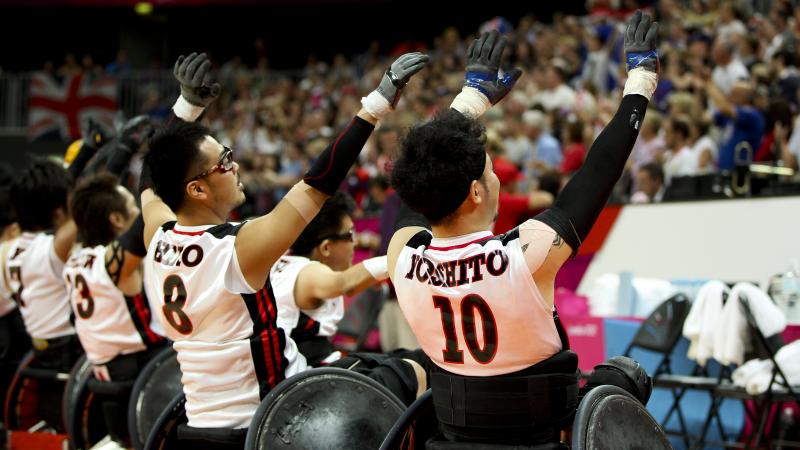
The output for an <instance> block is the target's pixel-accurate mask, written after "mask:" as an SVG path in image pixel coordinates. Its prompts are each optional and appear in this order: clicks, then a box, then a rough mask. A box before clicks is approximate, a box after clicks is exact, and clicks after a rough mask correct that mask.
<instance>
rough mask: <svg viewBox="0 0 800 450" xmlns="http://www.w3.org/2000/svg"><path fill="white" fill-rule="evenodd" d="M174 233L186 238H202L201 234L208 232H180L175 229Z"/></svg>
mask: <svg viewBox="0 0 800 450" xmlns="http://www.w3.org/2000/svg"><path fill="white" fill-rule="evenodd" d="M172 232H173V233H175V234H182V235H184V236H200V235H201V234H203V233H205V232H206V230H200V231H178V230H176V229H174V228H173V229H172Z"/></svg>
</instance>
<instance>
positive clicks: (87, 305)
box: [64, 245, 164, 365]
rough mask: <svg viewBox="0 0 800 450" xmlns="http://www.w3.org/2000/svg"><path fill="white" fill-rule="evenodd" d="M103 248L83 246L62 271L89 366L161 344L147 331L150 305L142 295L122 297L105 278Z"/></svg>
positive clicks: (115, 287) (112, 283)
mask: <svg viewBox="0 0 800 450" xmlns="http://www.w3.org/2000/svg"><path fill="white" fill-rule="evenodd" d="M105 255H106V247H105V246H104V245H98V246H97V247H93V248H90V247H86V248H83V249H81V250H80V251H78V252H76V253H75V254H73V255H72V256H70V258H69V260H67V264H66V266H65V268H64V280H65V281H66V283H67V286H68V292H69V299H70V304H71V305H72V311H73V313H74V315H75V330H76V331H77V332H78V338H79V339H80V341H81V345H82V346H83V349H84V350H85V351H86V357H87V358H88V359H89V361H91V362H92V364H96V365H99V364H105V363H107V362H109V361H111V360H112V359H114V358H116V357H117V356H119V355H127V354H131V353H136V352H140V351H143V350H146V349H147V348H149V347H152V346H154V345H156V344H159V343H161V342H163V341H164V338H163V337H162V336H159V335H157V334H156V333H154V332H153V331H152V330H151V328H150V322H151V317H152V316H151V314H150V306H149V305H148V303H147V299H146V298H145V296H144V295H143V294H138V295H135V296H133V297H129V296H126V295H124V294H123V293H122V291H120V290H119V288H117V286H116V285H115V284H114V282H113V281H111V277H110V276H109V275H108V271H107V270H106V264H105Z"/></svg>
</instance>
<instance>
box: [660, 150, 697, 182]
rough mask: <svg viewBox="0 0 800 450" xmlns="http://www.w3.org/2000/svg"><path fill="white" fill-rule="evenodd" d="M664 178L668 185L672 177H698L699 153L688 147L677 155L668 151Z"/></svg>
mask: <svg viewBox="0 0 800 450" xmlns="http://www.w3.org/2000/svg"><path fill="white" fill-rule="evenodd" d="M665 159H666V162H665V163H664V178H665V181H666V182H667V184H669V180H671V179H672V177H682V176H686V175H697V172H698V168H697V153H695V152H694V151H693V150H692V148H691V147H689V146H688V145H687V146H685V147H683V148H682V149H680V150H679V151H678V152H677V153H674V154H673V153H672V151H668V152H667V153H666V155H665Z"/></svg>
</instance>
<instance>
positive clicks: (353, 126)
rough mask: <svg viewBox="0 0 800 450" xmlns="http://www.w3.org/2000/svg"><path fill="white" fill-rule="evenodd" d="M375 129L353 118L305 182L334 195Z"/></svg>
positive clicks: (314, 166)
mask: <svg viewBox="0 0 800 450" xmlns="http://www.w3.org/2000/svg"><path fill="white" fill-rule="evenodd" d="M374 129H375V126H374V125H372V124H371V123H369V122H367V121H366V120H364V119H362V118H360V117H355V118H353V121H352V122H350V125H349V126H348V127H347V128H346V129H345V130H344V131H343V132H342V134H340V135H339V137H338V138H337V139H336V140H335V141H334V142H333V143H331V144H330V145H328V147H327V148H325V151H323V152H322V154H321V155H319V158H317V161H316V162H314V165H313V166H312V167H311V168H310V169H309V170H308V172H307V173H306V175H305V177H304V178H303V181H305V183H306V184H307V185H309V186H311V187H313V188H315V189H318V190H320V191H322V192H324V193H326V194H328V195H333V194H334V193H335V192H336V190H337V189H339V185H340V184H342V181H344V178H345V177H346V176H347V172H348V171H349V170H350V166H352V165H353V163H354V162H355V161H356V158H358V154H359V153H361V149H362V148H364V144H366V143H367V139H369V135H370V134H372V130H374Z"/></svg>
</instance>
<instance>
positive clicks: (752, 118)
mask: <svg viewBox="0 0 800 450" xmlns="http://www.w3.org/2000/svg"><path fill="white" fill-rule="evenodd" d="M714 123H716V125H717V126H718V127H720V128H722V136H721V138H720V144H719V161H718V163H717V166H718V167H719V168H720V169H721V170H731V169H733V162H734V151H735V149H736V146H737V145H739V143H741V142H743V141H747V143H748V144H750V146H751V148H752V150H753V153H752V156H755V154H756V151H758V147H759V145H761V137H762V136H763V135H764V116H763V115H762V114H761V112H760V111H758V110H757V109H755V108H753V107H752V106H737V107H736V119H731V118H730V117H728V116H726V115H724V114H722V113H720V112H716V113H714ZM740 151H741V150H740ZM742 153H744V152H742Z"/></svg>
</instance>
